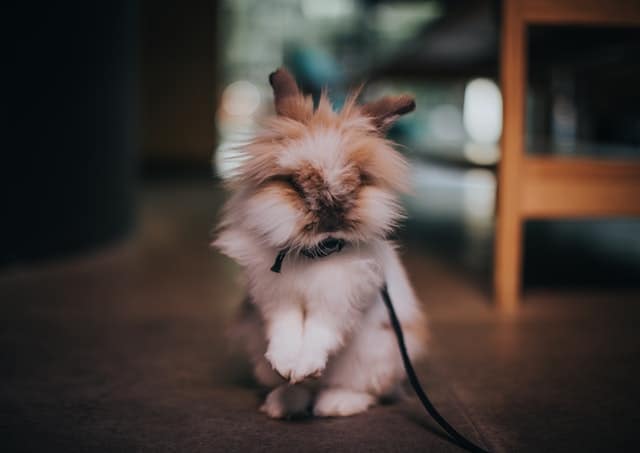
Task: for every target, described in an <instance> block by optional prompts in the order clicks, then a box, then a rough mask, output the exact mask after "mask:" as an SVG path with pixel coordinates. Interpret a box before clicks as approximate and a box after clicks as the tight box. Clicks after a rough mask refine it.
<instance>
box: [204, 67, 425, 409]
mask: <svg viewBox="0 0 640 453" xmlns="http://www.w3.org/2000/svg"><path fill="white" fill-rule="evenodd" d="M269 80H270V82H271V85H272V87H273V91H274V95H275V108H276V113H277V115H276V116H274V117H272V118H270V119H269V120H268V121H267V123H266V125H265V127H264V129H263V130H262V131H261V132H260V133H259V134H258V135H257V137H255V139H254V140H253V141H252V142H251V143H250V144H248V145H246V146H244V148H243V149H242V150H241V152H242V160H241V164H240V166H239V168H238V170H237V173H236V175H235V176H234V177H232V178H231V180H230V182H229V188H230V189H231V191H232V194H231V197H230V199H229V201H228V202H227V204H226V206H225V209H224V211H223V218H222V221H221V223H220V225H219V229H218V236H217V238H216V239H215V241H214V245H215V246H216V247H217V248H218V249H219V250H221V251H222V252H223V253H224V254H226V255H227V256H229V257H231V258H232V259H234V260H236V261H237V262H238V263H239V264H240V265H241V266H242V267H243V269H244V271H245V273H246V277H247V281H248V295H249V296H248V299H247V306H246V307H245V309H244V311H243V315H242V319H241V321H240V322H239V323H238V325H237V326H236V327H235V330H236V334H237V335H238V336H240V337H242V339H243V340H244V341H245V342H246V346H247V349H248V351H249V353H250V355H251V359H252V362H253V366H254V372H255V375H256V378H257V380H258V381H259V382H260V383H261V384H263V385H265V386H268V387H269V388H271V389H272V390H271V392H270V393H269V395H268V396H267V398H266V400H265V402H264V404H263V406H262V408H261V410H262V411H264V412H265V413H267V414H268V415H269V416H270V417H274V418H281V417H289V416H294V415H299V414H304V413H305V412H306V411H308V410H309V409H311V410H312V412H313V414H315V415H318V416H339V415H351V414H355V413H358V412H361V411H364V410H366V409H367V408H368V407H370V406H371V405H373V404H375V403H376V402H377V401H378V400H379V399H380V398H381V397H388V396H390V395H393V394H395V392H396V391H397V389H398V387H399V384H400V383H401V382H402V381H403V379H404V369H403V365H402V361H401V358H400V354H399V351H398V346H397V343H396V338H395V336H394V332H393V330H392V329H391V327H390V323H389V319H388V315H387V312H386V308H385V305H384V303H383V301H382V300H381V296H380V288H381V287H382V286H383V284H384V283H385V282H386V284H387V286H388V289H389V293H390V294H391V297H392V298H393V301H394V305H395V308H396V311H397V314H398V317H399V319H400V322H401V324H402V327H403V329H404V334H405V337H406V342H407V346H408V349H409V353H410V355H411V356H412V358H413V359H416V358H418V357H420V356H421V355H422V354H423V351H424V347H425V341H426V338H425V337H426V335H425V333H426V329H425V319H424V316H423V314H422V311H421V307H420V304H419V302H418V300H417V299H416V296H415V294H414V292H413V289H412V288H411V285H410V283H409V281H408V279H407V276H406V274H405V271H404V268H403V266H402V264H401V262H400V260H399V258H398V255H397V253H396V250H395V248H394V245H393V244H392V243H390V242H389V241H388V240H387V236H388V235H389V233H390V232H392V231H393V229H394V228H395V227H396V226H397V224H398V222H399V220H400V219H401V218H402V209H401V206H400V204H399V200H398V193H400V192H401V191H403V190H405V189H406V188H407V182H408V180H409V177H408V174H407V164H406V162H405V160H404V159H403V157H402V156H401V155H400V154H399V153H398V152H397V151H395V150H394V149H393V146H392V143H390V142H389V141H388V140H386V139H385V138H384V134H385V131H386V130H387V128H388V127H389V126H390V125H391V124H392V123H393V122H394V121H395V120H396V119H397V118H398V117H399V116H400V115H402V114H404V113H408V112H410V111H412V110H413V109H414V108H415V103H414V101H413V99H412V98H411V97H409V96H389V97H385V98H382V99H381V100H379V101H377V102H373V103H369V104H365V105H358V104H357V103H356V96H355V95H354V96H351V97H350V98H348V99H347V101H346V103H345V104H344V107H343V108H342V109H341V111H340V112H334V111H333V109H332V107H331V104H330V103H329V101H328V99H327V96H326V93H325V94H323V95H322V97H321V98H320V101H319V103H318V106H317V108H315V109H314V106H313V102H312V100H311V98H310V97H305V96H304V95H303V94H302V93H300V91H299V89H298V87H297V85H296V82H295V80H294V78H293V77H292V76H291V74H289V72H287V71H286V70H285V69H282V68H281V69H279V70H278V71H276V72H274V73H273V74H271V76H270V78H269ZM283 250H286V251H287V253H286V257H284V260H282V262H281V263H280V264H281V269H280V273H274V272H272V270H270V269H271V268H272V265H274V259H275V258H276V257H277V256H278V254H279V252H281V251H283ZM332 252H335V253H332ZM283 256H284V254H283Z"/></svg>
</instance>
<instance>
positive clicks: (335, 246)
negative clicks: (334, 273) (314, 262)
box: [271, 237, 345, 273]
mask: <svg viewBox="0 0 640 453" xmlns="http://www.w3.org/2000/svg"><path fill="white" fill-rule="evenodd" d="M344 245H345V241H344V239H336V238H333V237H328V238H327V239H325V240H323V241H320V242H318V243H317V244H316V245H314V246H313V247H309V248H305V249H302V250H300V254H302V255H304V256H305V257H307V258H311V259H315V258H324V257H325V256H329V255H331V254H332V253H335V252H339V251H340V250H342V248H343V247H344ZM288 252H289V247H287V248H285V249H282V250H280V251H279V252H278V255H277V256H276V260H275V262H274V263H273V266H271V271H272V272H276V273H280V269H281V268H282V261H284V257H285V256H287V253H288Z"/></svg>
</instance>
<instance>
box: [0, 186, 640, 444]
mask: <svg viewBox="0 0 640 453" xmlns="http://www.w3.org/2000/svg"><path fill="white" fill-rule="evenodd" d="M219 200H220V195H219V193H217V192H216V191H214V190H213V189H212V187H211V186H210V185H203V184H202V183H188V184H187V183H181V184H178V185H175V184H174V185H164V186H163V185H156V186H153V187H151V188H148V189H147V190H145V191H144V192H143V196H142V199H141V207H142V212H141V215H140V228H139V231H138V233H137V234H136V236H135V238H134V239H132V240H131V241H129V243H128V244H125V245H121V246H117V247H115V248H112V249H110V250H106V251H102V252H99V253H96V254H93V255H91V256H84V257H76V258H73V259H69V260H67V261H65V262H57V263H50V264H42V265H39V266H37V267H34V268H22V269H10V270H5V271H4V272H2V273H0V300H1V303H0V354H1V357H2V359H1V362H0V363H1V369H0V449H1V450H2V451H29V452H33V451H48V452H49V451H65V452H71V451H149V452H156V451H179V452H193V451H207V452H211V451H305V452H313V451H437V452H441V451H442V452H446V451H460V450H459V449H458V448H457V447H456V446H454V445H452V444H451V443H450V442H449V441H448V440H447V439H446V438H445V437H444V436H443V435H442V434H441V431H440V430H439V429H438V428H437V427H436V425H435V424H434V422H433V421H432V420H430V419H429V417H428V416H427V415H426V414H424V413H423V412H422V410H421V408H420V407H419V406H418V404H417V402H416V401H415V399H414V398H412V399H410V400H408V401H405V402H402V403H400V404H395V405H390V406H383V407H378V408H375V409H373V410H371V411H370V412H368V413H366V414H363V415H359V416H354V417H350V418H344V419H328V420H305V421H298V422H285V421H272V420H268V419H266V418H265V417H264V416H263V415H262V414H260V413H258V412H257V406H258V404H259V399H258V396H257V391H256V389H254V388H252V387H251V386H250V385H249V384H248V380H247V377H246V368H245V367H244V366H243V365H242V363H241V361H240V360H238V358H237V357H236V356H235V355H234V354H233V353H231V352H229V350H228V345H227V343H226V342H225V341H224V336H223V332H224V326H225V324H226V322H227V321H228V320H229V319H230V317H231V316H232V315H233V312H234V309H235V306H236V305H237V304H238V302H239V301H240V299H241V296H242V287H241V286H240V284H239V283H238V282H237V278H236V277H237V273H238V272H237V268H236V267H235V266H234V265H233V264H232V263H231V262H230V261H228V260H227V259H224V258H222V257H221V256H219V255H217V254H216V253H214V252H212V251H210V250H209V249H208V248H207V239H208V236H209V230H210V226H211V225H212V224H213V221H214V218H215V209H216V207H217V206H218V204H219ZM405 262H406V264H407V266H408V269H409V271H410V274H411V277H412V280H413V281H414V283H415V285H416V288H417V291H418V293H419V294H420V296H421V298H422V300H423V301H424V303H425V306H426V309H427V311H428V314H429V316H430V323H431V331H432V340H431V347H430V348H431V354H430V357H429V359H428V361H427V363H426V364H424V365H423V366H421V368H420V375H421V378H422V380H423V383H424V386H425V388H426V389H427V391H428V392H429V393H430V394H431V395H432V397H433V399H434V402H435V403H436V405H437V406H438V407H439V408H440V409H441V411H442V412H443V413H444V414H445V415H446V417H447V418H448V419H449V420H450V421H451V422H452V423H453V424H454V425H455V426H457V427H458V428H459V429H460V430H461V431H463V432H464V433H466V434H467V435H468V436H469V437H471V438H473V439H474V440H476V441H477V442H479V443H481V444H482V445H484V446H486V447H488V448H490V449H491V450H492V451H496V452H501V451H502V452H513V451H518V452H519V451H525V452H541V451H557V452H566V451H630V450H632V448H631V446H630V443H629V442H630V440H631V438H632V436H634V435H635V434H636V431H637V430H636V428H637V426H638V423H639V422H640V417H639V416H638V413H637V411H636V409H637V406H638V402H639V401H640V399H639V398H638V397H639V392H638V382H639V378H640V334H639V333H638V328H637V326H638V325H639V324H640V291H637V290H600V291H597V290H566V289H564V290H558V289H555V290H544V289H540V288H537V289H530V290H527V291H526V292H525V296H524V305H523V309H522V310H521V311H520V312H519V313H518V314H517V315H516V316H514V317H511V318H503V317H501V316H499V315H497V314H496V312H495V311H494V310H493V309H492V307H491V306H490V304H489V296H488V293H487V291H486V288H484V287H483V286H482V285H480V284H478V283H477V281H476V279H474V278H472V277H470V276H468V275H466V274H465V273H464V272H462V271H460V270H459V269H458V268H457V267H456V266H453V265H451V264H446V263H444V262H443V261H442V260H439V259H436V258H434V256H433V255H431V254H430V253H429V252H428V250H426V251H425V250H424V249H423V248H422V246H418V245H416V244H408V245H407V247H406V251H405Z"/></svg>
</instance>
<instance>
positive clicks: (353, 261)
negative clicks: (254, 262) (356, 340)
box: [250, 246, 384, 309]
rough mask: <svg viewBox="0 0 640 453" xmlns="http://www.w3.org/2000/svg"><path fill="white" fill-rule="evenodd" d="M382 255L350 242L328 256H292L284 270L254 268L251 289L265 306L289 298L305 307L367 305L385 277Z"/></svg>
mask: <svg viewBox="0 0 640 453" xmlns="http://www.w3.org/2000/svg"><path fill="white" fill-rule="evenodd" d="M380 255H381V254H380V253H379V250H376V247H372V246H366V247H361V248H355V247H353V246H347V248H346V249H345V250H343V251H341V252H338V253H334V254H332V255H329V256H328V257H325V258H316V259H309V258H305V257H299V256H290V257H288V258H287V259H285V261H284V263H283V266H282V270H281V272H280V273H274V272H271V271H269V270H268V268H267V269H265V268H262V269H253V272H250V273H251V274H252V275H253V276H254V278H253V279H252V281H251V282H250V292H251V295H252V298H253V299H254V301H255V302H256V303H257V304H258V305H261V306H263V307H265V308H267V307H269V306H270V305H273V304H278V303H279V301H282V300H287V301H290V302H295V303H298V304H300V305H302V306H303V307H304V308H305V309H308V308H311V305H317V304H325V305H327V304H347V305H351V306H352V307H353V308H354V309H363V308H365V306H366V305H367V304H368V303H370V302H371V300H372V299H373V296H375V294H377V292H378V291H379V289H380V287H381V286H382V284H383V281H384V270H383V265H382V263H381V262H380V261H381V258H382V257H381V256H380ZM274 259H275V256H274Z"/></svg>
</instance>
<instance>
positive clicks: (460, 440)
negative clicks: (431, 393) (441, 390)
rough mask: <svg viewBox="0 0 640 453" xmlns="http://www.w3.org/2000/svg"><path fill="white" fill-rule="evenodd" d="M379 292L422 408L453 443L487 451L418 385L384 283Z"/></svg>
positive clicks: (472, 449)
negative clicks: (461, 430) (448, 419)
mask: <svg viewBox="0 0 640 453" xmlns="http://www.w3.org/2000/svg"><path fill="white" fill-rule="evenodd" d="M380 294H382V299H383V300H384V304H385V305H386V306H387V310H388V311H389V319H391V325H392V326H393V330H394V332H395V333H396V338H397V339H398V346H399V347H400V354H401V355H402V362H403V363H404V369H405V371H406V372H407V376H408V377H409V382H410V383H411V387H413V391H414V392H416V395H418V398H419V399H420V402H421V403H422V405H423V406H424V408H425V409H426V410H427V412H429V415H431V417H433V419H434V420H435V421H436V422H438V424H439V425H440V426H441V427H442V429H444V430H445V431H446V432H447V434H449V436H451V438H452V439H453V441H454V442H455V443H457V444H458V445H459V446H460V447H462V448H464V449H465V450H468V451H471V452H473V453H488V451H487V450H484V449H482V448H480V447H478V446H477V445H476V444H474V443H473V442H471V441H470V440H468V439H467V438H466V437H464V436H463V435H462V434H460V433H459V432H458V431H456V430H455V428H454V427H453V426H451V425H450V424H449V422H447V420H446V419H445V418H444V417H443V416H442V415H440V412H438V410H437V409H436V408H435V406H434V405H433V404H432V403H431V401H430V400H429V397H428V396H427V394H426V393H425V391H424V389H423V388H422V385H420V381H419V380H418V376H417V375H416V372H415V370H414V369H413V364H412V363H411V359H410V358H409V353H408V352H407V345H406V344H405V342H404V334H403V333H402V327H401V326H400V321H398V317H397V316H396V311H395V310H394V308H393V304H392V303H391V297H389V291H388V290H387V285H386V284H385V285H384V286H383V287H382V289H381V290H380Z"/></svg>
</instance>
